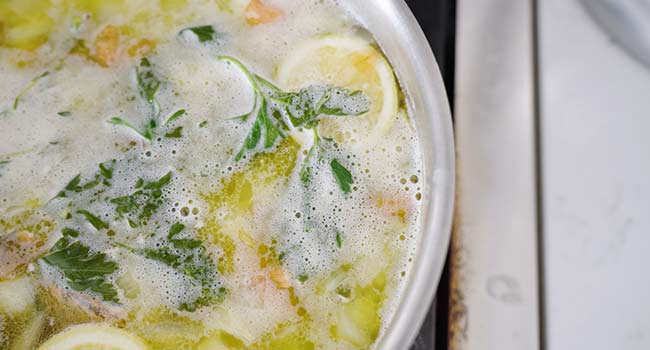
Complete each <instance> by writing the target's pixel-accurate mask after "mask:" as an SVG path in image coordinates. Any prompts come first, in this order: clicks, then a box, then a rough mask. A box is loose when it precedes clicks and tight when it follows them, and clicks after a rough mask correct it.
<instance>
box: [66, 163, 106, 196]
mask: <svg viewBox="0 0 650 350" xmlns="http://www.w3.org/2000/svg"><path fill="white" fill-rule="evenodd" d="M114 167H115V160H114V159H113V160H110V161H108V162H104V163H100V164H99V171H98V172H97V173H96V174H95V176H94V177H93V179H92V180H90V181H88V182H86V183H85V184H81V174H78V175H77V176H75V177H74V178H72V180H70V182H68V184H67V185H65V187H64V188H63V190H61V191H60V192H59V193H58V194H57V195H56V198H66V197H68V195H70V194H72V193H79V192H83V191H85V190H89V189H92V188H94V187H96V186H97V185H99V184H103V185H104V186H107V187H109V186H111V182H110V180H111V179H112V178H113V168H114Z"/></svg>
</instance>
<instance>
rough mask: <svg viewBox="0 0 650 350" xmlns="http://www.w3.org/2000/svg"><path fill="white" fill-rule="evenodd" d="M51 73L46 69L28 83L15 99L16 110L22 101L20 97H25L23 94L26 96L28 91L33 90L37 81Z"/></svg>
mask: <svg viewBox="0 0 650 350" xmlns="http://www.w3.org/2000/svg"><path fill="white" fill-rule="evenodd" d="M49 74H50V72H48V71H45V72H43V73H42V74H41V75H39V76H37V77H36V78H34V79H32V81H30V82H29V84H27V86H26V87H25V88H24V89H23V90H22V91H21V92H20V93H19V94H18V96H16V98H15V99H14V110H16V108H18V103H20V99H21V98H23V96H25V94H26V93H28V92H29V90H31V89H32V88H33V87H34V85H36V83H38V81H39V80H41V79H43V78H45V77H46V76H48V75H49Z"/></svg>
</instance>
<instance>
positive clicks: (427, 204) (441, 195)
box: [344, 0, 455, 350]
mask: <svg viewBox="0 0 650 350" xmlns="http://www.w3.org/2000/svg"><path fill="white" fill-rule="evenodd" d="M344 4H346V5H348V7H349V9H350V10H351V11H352V12H353V13H354V15H355V17H356V18H358V19H359V20H360V21H361V23H362V24H363V25H364V26H365V27H366V28H367V29H368V30H369V31H370V32H371V33H373V34H374V36H375V39H376V40H377V42H378V43H379V45H380V46H381V48H382V50H383V51H384V53H385V54H386V56H387V57H388V60H389V61H390V63H391V64H392V66H393V68H394V70H395V73H396V74H397V77H398V78H399V81H400V84H401V85H402V89H403V91H404V92H405V95H406V101H407V105H408V108H409V112H410V115H411V116H412V117H413V118H414V119H415V123H416V126H417V132H418V136H419V139H420V145H421V147H422V150H423V165H424V169H423V174H424V176H423V179H424V180H425V181H424V182H423V186H424V188H423V192H422V193H423V197H422V198H423V203H422V204H423V208H422V209H423V210H422V214H423V217H422V220H421V226H422V227H421V231H420V232H421V236H420V238H419V242H418V252H417V257H416V259H415V261H414V265H413V267H412V269H411V271H410V276H409V280H408V283H407V286H406V289H405V290H404V293H403V294H402V295H401V303H400V305H399V307H398V309H397V311H396V313H395V315H394V316H393V319H392V321H391V322H390V324H389V326H388V329H387V330H386V332H385V334H384V335H383V336H382V337H381V339H380V340H379V343H378V345H377V348H378V349H381V350H401V349H408V348H409V347H410V346H411V343H412V342H413V340H414V339H415V336H416V335H417V332H418V330H419V329H420V325H421V324H422V321H423V320H424V317H425V316H426V313H427V311H428V310H429V305H430V303H431V301H432V299H433V296H434V293H435V290H436V287H437V285H438V282H439V280H440V274H441V273H442V267H443V264H444V261H445V257H446V254H447V247H448V245H449V238H450V232H451V222H452V216H453V202H454V183H455V182H454V179H455V172H454V163H455V162H454V140H453V132H452V124H451V113H450V110H449V103H448V101H447V95H446V93H445V87H444V85H443V83H442V78H441V75H440V72H439V70H438V66H437V64H436V61H435V58H434V56H433V53H432V52H431V48H430V47H429V44H428V42H427V40H426V38H425V36H424V34H423V33H422V30H421V29H420V27H419V25H418V23H417V21H416V20H415V17H413V14H412V13H411V12H410V10H409V8H408V7H407V5H406V3H404V1H402V0H370V1H369V0H347V1H344Z"/></svg>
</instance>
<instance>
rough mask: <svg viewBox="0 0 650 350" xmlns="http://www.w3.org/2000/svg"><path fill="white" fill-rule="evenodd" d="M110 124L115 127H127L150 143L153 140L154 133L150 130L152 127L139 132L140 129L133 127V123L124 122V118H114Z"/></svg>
mask: <svg viewBox="0 0 650 350" xmlns="http://www.w3.org/2000/svg"><path fill="white" fill-rule="evenodd" d="M108 122H109V123H111V124H113V125H122V126H126V127H127V128H129V129H131V130H133V131H135V132H137V133H138V135H140V136H142V137H144V138H145V139H147V140H149V141H151V140H153V134H152V132H151V130H150V129H151V128H150V126H149V127H148V128H147V129H146V130H145V131H144V132H142V131H140V130H138V128H136V127H135V126H133V125H132V124H131V123H129V122H128V121H126V120H124V119H122V118H118V117H113V118H111V119H110V120H109V121H108Z"/></svg>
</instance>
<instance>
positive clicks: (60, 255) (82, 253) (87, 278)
mask: <svg viewBox="0 0 650 350" xmlns="http://www.w3.org/2000/svg"><path fill="white" fill-rule="evenodd" d="M66 232H67V233H68V235H66V236H64V237H62V238H60V239H59V240H58V241H57V242H56V243H55V244H54V246H53V247H52V248H51V249H50V252H49V253H48V254H47V255H46V256H44V257H43V258H42V259H43V261H45V262H46V263H47V264H49V265H51V266H54V267H56V268H58V269H60V270H61V272H63V275H64V276H65V278H66V282H67V284H68V285H69V286H70V288H72V289H73V290H76V291H79V292H85V291H92V292H95V293H97V294H99V295H100V296H101V297H102V299H103V300H104V301H112V302H118V298H117V291H116V290H115V287H114V286H113V285H112V284H111V283H108V282H107V277H108V276H109V275H110V274H112V273H113V272H115V270H117V264H116V263H115V262H113V261H110V260H109V259H108V258H107V257H106V254H104V253H99V252H93V251H91V250H90V248H89V247H87V246H85V245H83V244H82V243H81V242H79V241H76V242H72V241H71V240H70V239H69V238H68V237H69V236H74V235H73V234H70V233H72V232H75V233H76V231H72V232H68V231H66ZM76 234H77V235H78V233H76Z"/></svg>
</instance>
